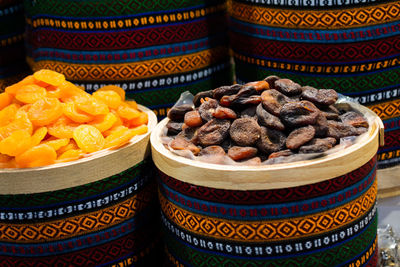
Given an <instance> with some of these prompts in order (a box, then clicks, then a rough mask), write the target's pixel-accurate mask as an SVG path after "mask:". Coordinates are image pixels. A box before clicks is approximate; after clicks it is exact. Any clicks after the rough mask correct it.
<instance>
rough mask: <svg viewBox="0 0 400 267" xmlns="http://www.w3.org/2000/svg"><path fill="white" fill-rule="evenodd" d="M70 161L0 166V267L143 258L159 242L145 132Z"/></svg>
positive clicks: (140, 260)
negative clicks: (112, 146) (26, 166)
mask: <svg viewBox="0 0 400 267" xmlns="http://www.w3.org/2000/svg"><path fill="white" fill-rule="evenodd" d="M140 109H141V110H144V111H145V112H147V114H148V115H149V123H148V127H149V132H148V133H147V134H145V135H141V136H136V137H134V138H132V140H131V141H130V143H128V144H127V145H125V146H124V147H121V148H119V149H117V150H103V151H99V152H96V153H93V154H92V155H90V156H89V157H86V158H83V159H80V160H76V161H73V162H67V163H59V164H53V165H49V166H44V167H40V168H28V169H4V170H1V171H0V184H1V186H0V262H1V266H95V265H96V266H105V265H107V266H113V265H115V266H122V265H123V266H126V265H130V264H140V263H147V262H148V260H149V259H154V257H151V254H152V253H153V251H154V250H155V248H156V244H157V243H158V240H159V238H158V231H156V230H155V229H159V226H158V225H157V221H158V220H157V219H156V218H157V216H158V212H157V209H158V208H157V205H158V203H157V202H158V201H157V196H156V184H155V181H154V175H153V173H152V171H151V170H152V169H153V168H152V166H153V165H152V161H151V158H150V157H149V152H150V145H149V137H150V132H151V130H152V129H154V127H155V126H156V124H157V118H156V116H155V114H154V113H153V112H152V111H150V110H149V109H147V108H145V107H143V106H140Z"/></svg>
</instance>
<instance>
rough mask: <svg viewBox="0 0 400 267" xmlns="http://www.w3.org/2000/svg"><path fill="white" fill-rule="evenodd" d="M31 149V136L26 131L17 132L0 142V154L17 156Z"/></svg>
mask: <svg viewBox="0 0 400 267" xmlns="http://www.w3.org/2000/svg"><path fill="white" fill-rule="evenodd" d="M30 147H31V135H30V133H29V132H28V131H27V130H17V131H14V132H13V133H11V134H10V135H9V136H8V137H7V138H4V139H3V140H1V141H0V153H2V154H6V155H9V156H17V155H19V154H21V153H23V152H25V151H26V150H28V149H29V148H30Z"/></svg>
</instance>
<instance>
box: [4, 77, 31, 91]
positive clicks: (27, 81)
mask: <svg viewBox="0 0 400 267" xmlns="http://www.w3.org/2000/svg"><path fill="white" fill-rule="evenodd" d="M34 82H35V78H33V75H29V76H27V77H25V78H24V79H23V80H22V81H19V82H17V83H15V84H13V85H10V86H8V87H6V89H5V92H6V93H8V94H11V95H15V94H16V93H17V90H18V89H19V88H20V87H21V86H23V85H25V84H33V83H34Z"/></svg>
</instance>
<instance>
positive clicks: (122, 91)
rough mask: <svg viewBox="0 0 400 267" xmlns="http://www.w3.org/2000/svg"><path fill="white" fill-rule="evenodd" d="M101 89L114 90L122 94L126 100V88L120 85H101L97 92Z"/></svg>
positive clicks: (122, 97)
mask: <svg viewBox="0 0 400 267" xmlns="http://www.w3.org/2000/svg"><path fill="white" fill-rule="evenodd" d="M99 91H114V92H116V93H117V94H118V95H119V96H120V98H121V100H122V101H124V100H125V90H124V89H122V88H121V87H119V86H115V85H106V86H103V87H101V88H100V89H99V90H97V92H99Z"/></svg>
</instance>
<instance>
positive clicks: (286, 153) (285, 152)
mask: <svg viewBox="0 0 400 267" xmlns="http://www.w3.org/2000/svg"><path fill="white" fill-rule="evenodd" d="M292 155H293V152H292V151H291V150H290V149H285V150H281V151H278V152H274V153H271V155H269V157H268V159H273V158H278V157H289V156H292Z"/></svg>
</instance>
